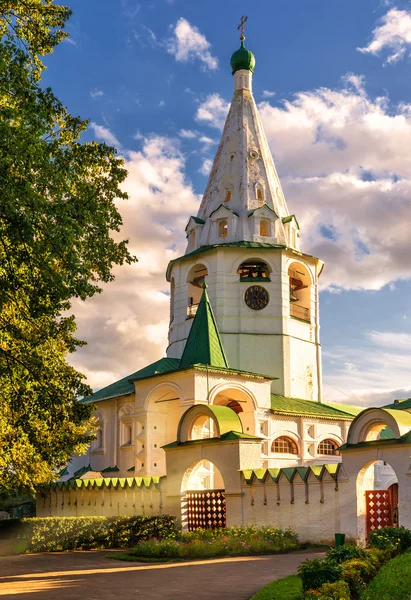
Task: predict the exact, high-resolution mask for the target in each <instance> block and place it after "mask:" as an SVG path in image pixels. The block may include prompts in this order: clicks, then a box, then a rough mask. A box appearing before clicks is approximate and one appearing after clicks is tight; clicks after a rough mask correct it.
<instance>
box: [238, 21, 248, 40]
mask: <svg viewBox="0 0 411 600" xmlns="http://www.w3.org/2000/svg"><path fill="white" fill-rule="evenodd" d="M247 19H248V17H245V16H244V15H243V16H242V17H241V23H240V24H239V26H238V27H237V29H238V30H239V31H240V34H241V35H240V40H241V41H244V40H245V35H244V25H245V23H246V21H247Z"/></svg>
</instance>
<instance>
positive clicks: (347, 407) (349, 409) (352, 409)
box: [324, 402, 366, 417]
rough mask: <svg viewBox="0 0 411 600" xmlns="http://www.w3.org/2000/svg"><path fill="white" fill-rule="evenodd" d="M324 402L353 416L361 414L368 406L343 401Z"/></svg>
mask: <svg viewBox="0 0 411 600" xmlns="http://www.w3.org/2000/svg"><path fill="white" fill-rule="evenodd" d="M324 404H326V405H327V406H331V407H332V408H336V409H337V410H342V411H344V412H346V413H348V414H349V415H353V417H356V416H357V415H359V414H360V412H362V411H363V410H365V408H366V407H365V406H354V405H353V404H343V403H342V402H324Z"/></svg>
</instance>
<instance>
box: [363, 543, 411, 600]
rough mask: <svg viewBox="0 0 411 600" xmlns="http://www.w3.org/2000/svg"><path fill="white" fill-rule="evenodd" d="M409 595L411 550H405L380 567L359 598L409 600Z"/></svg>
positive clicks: (410, 593)
mask: <svg viewBox="0 0 411 600" xmlns="http://www.w3.org/2000/svg"><path fill="white" fill-rule="evenodd" d="M410 597H411V552H410V551H407V552H405V553H404V554H402V555H401V556H397V557H396V558H393V559H392V560H390V561H389V562H387V564H386V565H384V566H383V567H382V569H381V570H380V571H379V573H378V574H377V576H376V577H374V579H373V580H372V581H371V583H370V584H369V586H368V587H367V589H366V590H365V591H364V592H363V594H362V596H361V600H377V599H378V600H409V598H410Z"/></svg>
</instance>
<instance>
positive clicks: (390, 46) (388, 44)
mask: <svg viewBox="0 0 411 600" xmlns="http://www.w3.org/2000/svg"><path fill="white" fill-rule="evenodd" d="M410 48H411V12H410V11H406V10H398V9H397V8H392V9H391V10H389V11H388V12H387V13H386V14H385V15H384V16H383V17H382V18H381V25H379V26H378V27H376V28H375V29H374V30H373V32H372V39H371V41H370V43H369V44H368V45H367V46H365V47H364V48H358V50H359V51H360V52H363V53H369V54H374V55H375V56H378V55H379V54H381V52H382V51H383V50H384V49H386V50H387V51H388V53H389V54H388V58H387V59H386V61H385V62H386V63H388V64H389V63H391V64H392V63H396V62H397V61H399V60H400V59H401V58H403V57H404V56H405V55H406V53H407V52H409V50H410Z"/></svg>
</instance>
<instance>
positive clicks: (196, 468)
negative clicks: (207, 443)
mask: <svg viewBox="0 0 411 600" xmlns="http://www.w3.org/2000/svg"><path fill="white" fill-rule="evenodd" d="M181 492H182V507H181V509H182V510H181V521H182V527H183V529H186V530H188V531H193V530H195V529H200V528H201V529H220V528H222V527H225V526H226V502H225V495H224V492H225V489H224V481H223V478H222V475H221V473H220V471H219V470H218V469H217V467H216V466H215V465H214V464H213V463H212V462H211V461H209V460H207V459H202V460H200V461H198V462H197V463H195V464H194V465H193V466H191V467H190V468H189V469H187V471H186V472H185V474H184V477H183V481H182V486H181Z"/></svg>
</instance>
